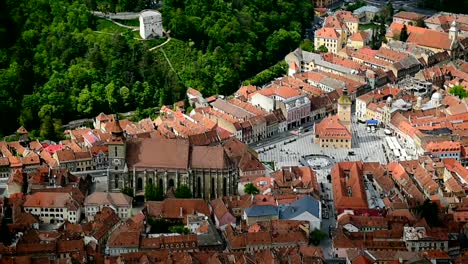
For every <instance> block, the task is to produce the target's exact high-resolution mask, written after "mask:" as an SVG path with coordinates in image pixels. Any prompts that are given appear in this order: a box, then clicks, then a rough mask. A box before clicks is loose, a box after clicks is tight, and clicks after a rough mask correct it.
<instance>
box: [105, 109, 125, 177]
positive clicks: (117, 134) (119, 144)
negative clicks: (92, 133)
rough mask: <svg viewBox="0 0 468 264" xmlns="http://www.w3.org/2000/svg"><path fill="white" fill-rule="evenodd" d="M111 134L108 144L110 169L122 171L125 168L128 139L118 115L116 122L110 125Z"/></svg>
mask: <svg viewBox="0 0 468 264" xmlns="http://www.w3.org/2000/svg"><path fill="white" fill-rule="evenodd" d="M109 132H110V133H111V137H110V139H109V141H108V142H107V146H108V150H109V151H108V153H109V157H108V158H109V169H110V170H114V171H121V170H123V169H124V167H125V154H126V144H125V142H126V139H125V135H124V131H123V129H122V127H121V126H120V121H119V119H118V118H117V115H116V118H115V119H114V121H113V122H111V123H110V124H109Z"/></svg>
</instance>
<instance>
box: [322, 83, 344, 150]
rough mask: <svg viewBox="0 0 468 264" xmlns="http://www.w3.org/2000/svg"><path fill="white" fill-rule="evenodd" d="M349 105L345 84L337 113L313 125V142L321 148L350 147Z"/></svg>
mask: <svg viewBox="0 0 468 264" xmlns="http://www.w3.org/2000/svg"><path fill="white" fill-rule="evenodd" d="M351 105H352V102H351V99H350V98H349V96H348V89H347V88H346V86H345V88H344V89H343V95H342V96H341V97H340V98H339V99H338V113H337V114H336V115H335V116H331V117H327V118H324V119H323V120H322V121H321V122H320V123H318V124H316V125H315V127H314V143H315V144H319V145H320V147H322V148H349V149H350V148H352V133H351Z"/></svg>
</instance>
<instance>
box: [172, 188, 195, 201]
mask: <svg viewBox="0 0 468 264" xmlns="http://www.w3.org/2000/svg"><path fill="white" fill-rule="evenodd" d="M174 196H175V197H176V198H179V199H188V198H192V197H193V196H192V191H190V188H189V187H188V186H187V185H183V184H182V185H180V186H179V187H177V189H176V190H175V192H174Z"/></svg>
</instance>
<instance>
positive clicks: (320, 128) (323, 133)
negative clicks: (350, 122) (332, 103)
mask: <svg viewBox="0 0 468 264" xmlns="http://www.w3.org/2000/svg"><path fill="white" fill-rule="evenodd" d="M315 134H316V135H318V136H319V138H334V139H351V138H352V135H351V133H350V132H349V131H348V129H347V128H346V127H345V126H344V125H343V124H341V123H340V121H339V119H338V116H332V117H327V118H325V119H323V120H322V121H321V122H320V123H318V124H316V125H315Z"/></svg>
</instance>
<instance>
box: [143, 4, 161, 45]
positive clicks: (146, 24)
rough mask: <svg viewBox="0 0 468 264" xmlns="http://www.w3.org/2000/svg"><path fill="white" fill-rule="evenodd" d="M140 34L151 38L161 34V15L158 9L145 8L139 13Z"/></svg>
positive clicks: (144, 37) (145, 37)
mask: <svg viewBox="0 0 468 264" xmlns="http://www.w3.org/2000/svg"><path fill="white" fill-rule="evenodd" d="M139 20H140V36H141V38H142V39H151V38H157V37H162V36H163V25H162V16H161V13H159V12H158V11H153V10H147V11H143V12H141V13H140V18H139Z"/></svg>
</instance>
